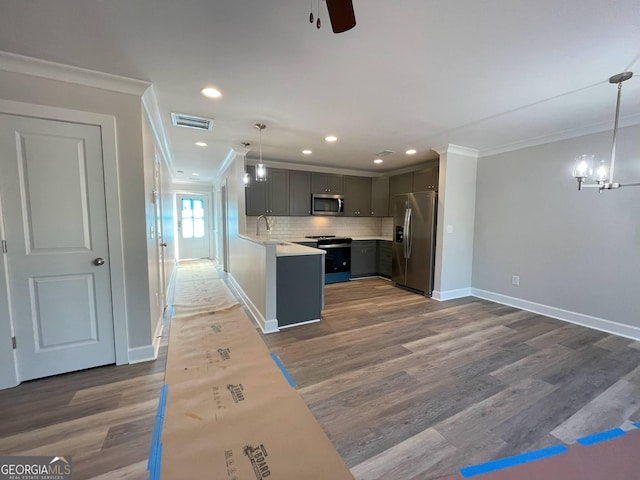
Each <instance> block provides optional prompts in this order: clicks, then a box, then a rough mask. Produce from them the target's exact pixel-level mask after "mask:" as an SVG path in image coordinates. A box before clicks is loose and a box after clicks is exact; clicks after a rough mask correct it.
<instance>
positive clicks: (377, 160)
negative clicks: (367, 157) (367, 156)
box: [373, 158, 382, 163]
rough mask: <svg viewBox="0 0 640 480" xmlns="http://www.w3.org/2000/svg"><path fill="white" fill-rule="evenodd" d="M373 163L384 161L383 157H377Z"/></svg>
mask: <svg viewBox="0 0 640 480" xmlns="http://www.w3.org/2000/svg"><path fill="white" fill-rule="evenodd" d="M373 163H382V159H381V158H376V159H375V160H374V161H373Z"/></svg>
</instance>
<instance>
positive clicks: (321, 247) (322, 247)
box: [318, 243, 351, 250]
mask: <svg viewBox="0 0 640 480" xmlns="http://www.w3.org/2000/svg"><path fill="white" fill-rule="evenodd" d="M350 246H351V244H350V243H332V244H330V245H318V248H319V249H320V250H324V249H327V248H348V247H350Z"/></svg>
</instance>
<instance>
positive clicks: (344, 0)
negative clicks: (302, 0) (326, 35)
mask: <svg viewBox="0 0 640 480" xmlns="http://www.w3.org/2000/svg"><path fill="white" fill-rule="evenodd" d="M327 9H328V10H329V20H330V21H331V28H332V29H333V33H342V32H346V31H347V30H351V29H352V28H353V27H355V26H356V15H355V13H354V12H353V2H352V1H351V0H327Z"/></svg>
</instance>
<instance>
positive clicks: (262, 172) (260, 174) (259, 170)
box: [255, 123, 267, 182]
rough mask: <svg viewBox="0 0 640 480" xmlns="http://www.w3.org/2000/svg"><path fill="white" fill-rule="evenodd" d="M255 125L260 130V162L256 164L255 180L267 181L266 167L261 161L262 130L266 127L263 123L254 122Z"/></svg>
mask: <svg viewBox="0 0 640 480" xmlns="http://www.w3.org/2000/svg"><path fill="white" fill-rule="evenodd" d="M255 127H256V128H257V129H258V131H259V132H260V162H259V163H258V164H257V165H256V182H266V181H267V169H266V167H265V166H264V163H262V130H264V129H265V128H267V126H266V125H265V124H264V123H256V124H255Z"/></svg>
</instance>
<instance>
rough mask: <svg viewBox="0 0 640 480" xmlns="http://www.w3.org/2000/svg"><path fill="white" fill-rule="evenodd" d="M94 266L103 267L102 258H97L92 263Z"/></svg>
mask: <svg viewBox="0 0 640 480" xmlns="http://www.w3.org/2000/svg"><path fill="white" fill-rule="evenodd" d="M93 264H94V265H97V266H98V267H99V266H101V265H104V258H101V257H98V258H96V259H95V260H94V261H93Z"/></svg>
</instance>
